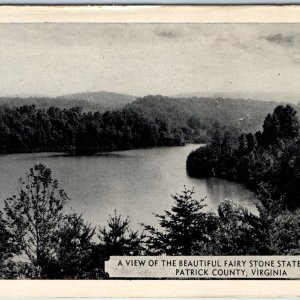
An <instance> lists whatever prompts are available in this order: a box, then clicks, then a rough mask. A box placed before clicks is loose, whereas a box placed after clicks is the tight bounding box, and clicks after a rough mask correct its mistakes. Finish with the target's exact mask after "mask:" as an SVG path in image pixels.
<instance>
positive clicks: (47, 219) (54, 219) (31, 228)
mask: <svg viewBox="0 0 300 300" xmlns="http://www.w3.org/2000/svg"><path fill="white" fill-rule="evenodd" d="M20 184H21V188H20V191H19V193H18V194H17V195H14V196H12V197H11V198H8V199H7V200H5V211H6V215H7V226H8V229H9V232H10V234H12V235H13V237H14V240H15V242H16V244H17V245H18V247H19V249H20V251H21V254H22V255H25V257H26V258H27V260H29V262H30V263H31V264H32V267H33V273H32V276H33V277H34V278H45V277H47V268H48V267H49V265H51V264H52V262H53V260H54V259H55V249H56V243H57V232H58V229H59V226H60V224H61V221H62V219H63V214H62V209H63V207H64V204H65V202H66V201H67V200H68V197H67V195H66V193H65V192H64V190H62V189H60V187H59V185H58V182H57V180H55V179H53V178H52V174H51V170H50V169H48V168H46V166H44V165H42V164H36V165H34V166H33V167H32V168H31V169H30V171H29V173H28V174H26V175H25V178H24V179H22V178H21V179H20Z"/></svg>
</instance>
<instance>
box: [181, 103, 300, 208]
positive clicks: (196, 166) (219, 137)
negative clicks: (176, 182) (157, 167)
mask: <svg viewBox="0 0 300 300" xmlns="http://www.w3.org/2000/svg"><path fill="white" fill-rule="evenodd" d="M187 171H188V174H189V175H190V176H193V177H199V178H201V177H214V176H215V177H221V178H225V179H229V180H234V181H239V182H243V183H245V184H246V185H247V186H248V187H249V188H251V189H252V190H254V191H256V192H257V193H258V194H259V195H260V196H261V198H262V199H263V201H264V204H265V205H267V206H268V207H269V209H270V210H275V212H281V211H283V210H284V209H286V208H288V209H291V210H293V209H296V208H300V200H299V199H300V198H299V195H300V188H299V187H300V124H299V119H298V116H297V112H296V110H295V109H294V108H292V107H291V106H289V105H287V106H281V105H280V106H278V107H276V108H275V110H274V112H273V113H272V114H268V115H267V117H266V118H265V121H264V123H263V130H262V131H257V132H256V133H255V135H254V134H252V133H248V134H241V135H238V134H237V132H234V131H228V130H227V129H226V128H225V127H219V128H218V129H216V130H215V132H214V134H213V137H212V143H211V144H210V145H208V146H206V147H203V148H199V149H197V150H196V151H194V152H192V153H191V154H190V155H189V157H188V159H187Z"/></svg>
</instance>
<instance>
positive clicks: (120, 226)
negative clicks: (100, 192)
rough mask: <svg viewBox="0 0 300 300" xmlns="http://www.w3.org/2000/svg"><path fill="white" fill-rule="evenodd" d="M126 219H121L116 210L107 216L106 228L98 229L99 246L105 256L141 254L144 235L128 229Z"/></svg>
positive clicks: (128, 223) (127, 219)
mask: <svg viewBox="0 0 300 300" xmlns="http://www.w3.org/2000/svg"><path fill="white" fill-rule="evenodd" d="M129 225H130V221H129V218H128V217H127V218H126V219H122V217H121V215H117V212H116V210H115V211H114V215H113V216H111V215H110V216H109V220H108V221H107V227H105V226H104V227H99V234H98V238H99V239H100V246H101V248H102V250H103V251H104V253H105V254H107V255H140V254H141V253H142V252H143V239H144V234H143V233H141V234H140V233H139V232H138V231H133V230H131V229H130V227H129Z"/></svg>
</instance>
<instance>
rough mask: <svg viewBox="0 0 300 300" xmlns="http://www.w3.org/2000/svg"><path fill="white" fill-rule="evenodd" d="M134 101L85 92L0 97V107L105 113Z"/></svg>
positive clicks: (114, 94)
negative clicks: (71, 109)
mask: <svg viewBox="0 0 300 300" xmlns="http://www.w3.org/2000/svg"><path fill="white" fill-rule="evenodd" d="M134 100H136V97H134V96H130V95H125V94H117V93H110V92H87V93H76V94H69V95H63V96H58V97H41V96H38V97H34V96H26V97H22V96H17V97H0V105H5V106H21V105H32V104H33V105H35V106H36V107H37V108H48V107H50V106H56V107H59V108H71V107H74V106H79V107H82V108H83V110H85V111H100V112H103V111H106V110H114V109H119V108H122V107H123V106H124V105H126V104H129V103H131V102H133V101H134Z"/></svg>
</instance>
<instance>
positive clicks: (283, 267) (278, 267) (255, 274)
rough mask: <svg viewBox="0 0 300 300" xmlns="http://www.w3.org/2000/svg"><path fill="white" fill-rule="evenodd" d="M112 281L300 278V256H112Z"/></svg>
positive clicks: (109, 263)
mask: <svg viewBox="0 0 300 300" xmlns="http://www.w3.org/2000/svg"><path fill="white" fill-rule="evenodd" d="M105 272H107V273H108V274H109V277H110V278H212V279H213V278H227V279H228V278H262V279H263V278H264V279H267V278H268V279H272V278H273V279H275V278H278V279H300V256H111V257H110V259H109V260H108V261H106V262H105Z"/></svg>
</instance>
